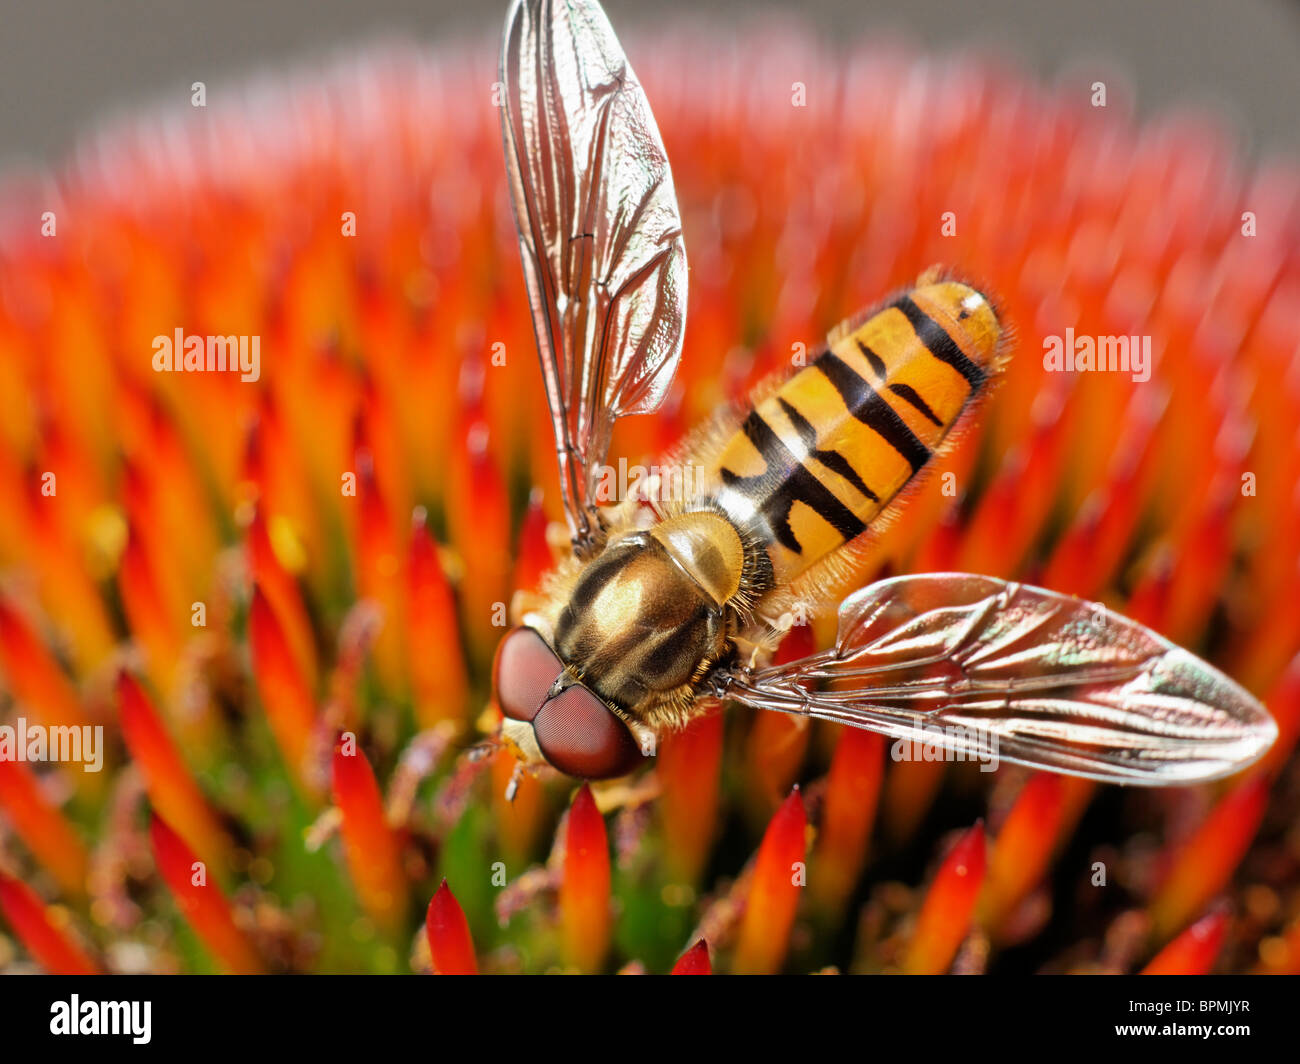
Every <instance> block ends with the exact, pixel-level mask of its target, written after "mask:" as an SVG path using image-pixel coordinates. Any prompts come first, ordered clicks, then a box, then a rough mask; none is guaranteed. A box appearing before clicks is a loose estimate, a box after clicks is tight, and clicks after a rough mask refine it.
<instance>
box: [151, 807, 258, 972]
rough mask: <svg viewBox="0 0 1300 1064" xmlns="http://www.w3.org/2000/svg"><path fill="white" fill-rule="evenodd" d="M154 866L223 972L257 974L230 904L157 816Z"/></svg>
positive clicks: (249, 946)
mask: <svg viewBox="0 0 1300 1064" xmlns="http://www.w3.org/2000/svg"><path fill="white" fill-rule="evenodd" d="M149 839H150V842H151V844H152V846H153V856H154V863H155V864H156V865H157V867H158V874H159V875H161V876H162V879H163V882H164V883H166V884H167V889H168V890H169V891H171V895H172V898H173V899H174V900H175V902H176V907H177V908H178V909H179V910H180V913H181V916H182V917H183V918H184V919H185V922H186V923H187V924H189V925H190V927H191V928H192V929H193V931H194V933H195V934H196V935H198V937H199V939H200V940H201V941H202V942H203V944H204V946H206V947H207V949H208V951H209V952H210V953H211V954H212V955H213V957H215V958H216V960H217V962H218V963H219V964H220V965H221V967H222V968H224V969H225V970H226V971H228V972H230V973H231V974H233V975H256V974H259V973H260V972H261V971H262V970H263V966H262V962H261V960H259V959H258V956H257V952H256V951H255V950H254V949H253V946H252V944H251V943H250V942H249V940H248V938H247V937H246V936H245V934H244V932H243V931H241V930H240V929H239V927H238V925H236V923H235V917H234V914H233V913H232V912H231V910H230V903H229V902H228V901H227V900H226V896H225V895H224V894H223V893H222V892H221V888H220V887H218V886H217V884H216V882H215V881H213V880H212V878H211V876H210V875H209V873H208V868H207V866H206V865H204V863H203V862H202V861H200V860H199V859H198V856H197V855H196V854H195V853H194V851H193V850H191V849H190V848H189V847H188V846H186V845H185V842H184V841H183V840H182V839H181V837H180V836H179V835H177V834H176V832H174V831H173V830H172V829H171V828H170V827H168V826H167V823H166V821H164V820H163V819H162V817H160V816H158V814H157V813H155V814H154V815H153V818H152V820H151V821H150V824H149Z"/></svg>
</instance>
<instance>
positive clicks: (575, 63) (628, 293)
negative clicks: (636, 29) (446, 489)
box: [501, 0, 686, 551]
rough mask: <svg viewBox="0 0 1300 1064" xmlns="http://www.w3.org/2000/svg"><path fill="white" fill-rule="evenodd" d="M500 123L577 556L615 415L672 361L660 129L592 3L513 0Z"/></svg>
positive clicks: (678, 308)
mask: <svg viewBox="0 0 1300 1064" xmlns="http://www.w3.org/2000/svg"><path fill="white" fill-rule="evenodd" d="M501 83H502V86H503V89H504V107H503V108H502V112H501V131H502V138H503V140H504V142H505V155H506V169H507V171H508V173H509V178H510V192H511V197H512V200H513V203H514V210H515V223H516V225H517V227H518V229H519V247H520V254H521V256H522V258H523V264H524V279H525V281H526V283H527V286H528V299H529V303H530V304H531V307H532V315H533V330H534V332H535V334H536V337H537V348H538V353H539V355H540V358H541V363H542V376H543V378H544V380H545V383H546V398H547V401H548V403H549V404H550V408H551V418H552V422H553V427H554V430H555V441H556V450H557V452H558V455H559V461H560V485H561V489H562V492H563V497H564V503H565V509H566V512H567V513H568V517H569V524H570V528H571V530H572V532H573V535H574V542H575V545H576V546H577V547H578V549H579V550H580V551H581V550H583V549H585V547H586V546H587V545H588V544H589V543H590V542H591V540H592V538H593V537H594V536H596V535H598V534H599V529H598V527H593V524H592V521H591V515H590V511H591V510H592V508H593V506H594V501H595V485H596V482H597V480H598V477H599V470H598V469H597V466H598V465H599V464H600V463H601V462H603V461H604V458H605V454H606V452H607V451H608V449H609V441H610V434H611V431H612V429H613V425H614V422H615V421H616V420H618V419H619V418H620V417H624V416H626V415H629V414H644V413H649V412H651V411H653V410H655V409H657V408H658V407H659V405H660V404H661V403H662V402H663V399H664V396H665V395H666V394H667V391H668V387H669V385H670V384H671V383H672V378H673V373H674V372H675V371H676V368H677V363H678V361H679V359H680V357H681V346H682V332H683V329H684V327H685V322H686V250H685V246H684V244H683V242H682V232H681V218H680V215H679V213H678V209H677V196H676V193H675V192H674V190H673V180H672V173H671V171H670V170H669V168H668V157H667V155H666V154H665V152H664V146H663V141H662V140H661V139H660V137H659V129H658V127H657V126H656V125H655V120H654V116H653V115H652V114H651V112H650V105H649V104H648V103H647V102H646V98H645V93H644V92H642V90H641V86H640V84H639V83H638V82H637V80H636V77H635V75H633V73H632V68H631V67H630V66H629V65H628V62H627V57H626V56H624V54H623V49H622V48H621V47H620V45H619V43H618V39H617V38H616V37H615V36H614V31H613V30H612V29H611V28H610V25H609V21H608V19H606V17H605V14H604V12H603V11H602V10H601V9H600V6H599V5H598V4H596V3H594V2H589V0H516V3H515V4H514V6H513V7H512V8H511V11H510V14H509V15H508V16H507V19H506V28H505V37H504V40H503V42H502V47H501Z"/></svg>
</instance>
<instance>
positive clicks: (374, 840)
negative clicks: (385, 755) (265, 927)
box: [332, 736, 407, 931]
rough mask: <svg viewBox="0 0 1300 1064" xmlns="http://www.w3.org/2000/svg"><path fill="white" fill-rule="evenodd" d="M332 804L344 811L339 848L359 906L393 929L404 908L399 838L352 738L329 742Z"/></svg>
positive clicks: (373, 775)
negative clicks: (344, 859) (341, 840)
mask: <svg viewBox="0 0 1300 1064" xmlns="http://www.w3.org/2000/svg"><path fill="white" fill-rule="evenodd" d="M332 782H333V794H334V804H335V805H337V806H338V808H339V811H340V812H341V813H342V814H343V849H344V852H345V854H346V856H347V863H348V872H349V873H350V874H351V876H352V883H353V885H354V886H355V887H356V890H357V896H358V898H359V899H360V901H361V905H362V907H363V908H364V909H365V910H366V912H367V913H369V914H370V917H371V918H372V919H373V920H374V921H375V923H376V924H378V925H379V926H380V927H382V928H384V929H385V930H386V931H396V930H397V928H399V927H400V926H401V922H402V919H403V918H404V916H405V913H406V904H407V885H406V876H405V875H404V874H403V871H402V849H401V841H400V839H399V838H398V837H397V834H396V833H395V832H394V831H393V829H392V828H390V827H389V826H388V822H387V820H385V819H384V800H383V796H382V795H381V794H380V792H379V784H378V783H377V782H376V780H375V772H374V769H372V768H371V767H370V760H369V759H368V758H367V757H366V755H365V752H364V751H362V750H361V748H360V747H359V746H357V745H356V739H355V738H353V737H350V736H347V737H344V739H342V740H340V741H339V742H338V743H337V744H336V745H335V747H334V762H333V774H332Z"/></svg>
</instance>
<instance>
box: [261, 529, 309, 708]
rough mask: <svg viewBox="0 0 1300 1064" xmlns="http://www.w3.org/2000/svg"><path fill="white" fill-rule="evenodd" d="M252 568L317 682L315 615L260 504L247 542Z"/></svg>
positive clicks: (303, 664)
mask: <svg viewBox="0 0 1300 1064" xmlns="http://www.w3.org/2000/svg"><path fill="white" fill-rule="evenodd" d="M245 550H246V551H247V554H248V571H249V575H250V576H251V577H252V582H253V584H254V585H255V586H256V587H259V588H261V589H262V592H263V593H264V594H265V595H266V597H267V600H268V601H269V602H270V604H271V607H272V608H273V609H274V611H275V615H276V616H277V617H279V618H280V619H281V621H282V623H283V625H284V629H285V635H286V637H287V638H288V640H289V642H290V644H291V645H292V646H293V650H294V656H295V657H296V658H297V661H298V667H299V669H300V670H301V671H302V674H303V676H304V677H306V678H307V680H308V682H309V683H315V681H316V673H317V669H318V667H319V666H318V662H317V660H316V646H315V643H314V641H313V638H312V629H311V617H310V616H309V615H308V613H307V607H306V605H305V604H304V603H303V600H302V594H301V592H300V591H299V590H298V581H297V580H295V579H294V577H293V574H292V573H290V572H289V571H288V570H287V569H286V568H285V567H284V566H283V565H281V564H280V559H279V558H278V557H277V555H276V553H275V547H274V546H273V544H272V542H271V531H270V529H269V528H268V527H267V521H266V514H265V511H264V509H263V507H261V506H258V507H257V508H256V509H255V510H254V512H253V519H252V520H251V521H250V522H249V525H248V532H247V536H246V541H245Z"/></svg>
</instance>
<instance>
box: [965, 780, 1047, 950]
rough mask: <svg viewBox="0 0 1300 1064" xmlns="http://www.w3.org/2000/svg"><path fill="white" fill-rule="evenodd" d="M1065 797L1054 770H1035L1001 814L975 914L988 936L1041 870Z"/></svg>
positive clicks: (1039, 876)
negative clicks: (1007, 808)
mask: <svg viewBox="0 0 1300 1064" xmlns="http://www.w3.org/2000/svg"><path fill="white" fill-rule="evenodd" d="M1066 797H1067V792H1066V788H1065V786H1064V784H1063V783H1062V780H1061V777H1060V776H1056V775H1053V774H1051V773H1047V772H1040V773H1036V774H1035V775H1034V776H1032V777H1031V778H1030V779H1029V782H1028V783H1026V784H1025V786H1024V789H1023V790H1022V791H1021V792H1020V794H1019V795H1018V796H1017V797H1016V800H1015V803H1014V804H1013V805H1012V807H1011V811H1010V812H1009V813H1008V814H1007V819H1006V821H1005V822H1004V823H1003V825H1002V829H1001V830H1000V831H999V832H998V836H997V839H996V841H995V842H994V844H993V851H992V855H991V857H990V860H989V866H988V874H987V877H986V881H985V889H984V895H983V897H982V898H981V900H980V920H981V922H982V923H983V925H984V926H985V927H986V928H987V929H988V930H989V932H990V934H992V935H993V936H994V937H996V936H997V935H998V933H999V932H1000V931H1001V929H1002V927H1003V925H1004V924H1005V922H1006V920H1007V919H1008V918H1009V917H1010V916H1012V915H1013V913H1014V912H1015V909H1016V907H1017V906H1018V905H1019V904H1020V902H1021V901H1023V900H1024V898H1025V896H1026V895H1027V894H1028V893H1029V892H1030V891H1031V890H1032V889H1033V888H1034V887H1035V886H1037V885H1038V882H1039V881H1040V880H1041V879H1042V878H1043V874H1044V873H1045V872H1046V871H1047V867H1048V865H1049V864H1050V862H1051V859H1052V851H1053V849H1054V848H1055V844H1056V839H1057V836H1058V835H1059V833H1060V825H1061V820H1062V816H1063V814H1064V811H1065V802H1066Z"/></svg>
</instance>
